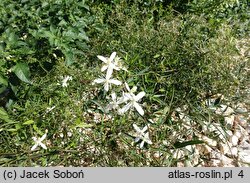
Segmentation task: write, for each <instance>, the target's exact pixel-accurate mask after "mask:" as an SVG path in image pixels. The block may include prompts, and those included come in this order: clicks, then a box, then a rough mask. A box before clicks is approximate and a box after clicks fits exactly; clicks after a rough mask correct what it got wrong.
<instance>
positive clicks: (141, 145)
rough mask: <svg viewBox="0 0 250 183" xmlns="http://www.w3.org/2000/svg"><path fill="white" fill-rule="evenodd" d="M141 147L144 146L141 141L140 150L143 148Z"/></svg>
mask: <svg viewBox="0 0 250 183" xmlns="http://www.w3.org/2000/svg"><path fill="white" fill-rule="evenodd" d="M143 146H144V141H142V142H141V144H140V148H141V149H142V148H143Z"/></svg>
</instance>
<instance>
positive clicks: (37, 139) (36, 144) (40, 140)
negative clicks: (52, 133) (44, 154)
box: [31, 130, 48, 151]
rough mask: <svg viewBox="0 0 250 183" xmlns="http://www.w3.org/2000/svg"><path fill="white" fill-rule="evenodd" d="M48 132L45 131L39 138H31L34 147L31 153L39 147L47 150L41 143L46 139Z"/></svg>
mask: <svg viewBox="0 0 250 183" xmlns="http://www.w3.org/2000/svg"><path fill="white" fill-rule="evenodd" d="M47 133H48V130H46V131H45V134H44V135H43V136H42V137H41V138H36V137H32V139H33V140H34V141H35V145H34V146H33V147H32V148H31V151H34V150H35V149H36V148H37V146H39V145H40V146H41V147H42V148H43V149H47V147H46V145H45V144H43V143H42V141H43V140H44V139H45V138H46V136H47Z"/></svg>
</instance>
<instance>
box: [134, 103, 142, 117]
mask: <svg viewBox="0 0 250 183" xmlns="http://www.w3.org/2000/svg"><path fill="white" fill-rule="evenodd" d="M133 104H134V107H135V108H136V110H137V111H138V112H139V114H140V115H142V116H143V115H144V111H143V109H142V107H141V106H140V105H139V104H138V103H137V102H134V103H133Z"/></svg>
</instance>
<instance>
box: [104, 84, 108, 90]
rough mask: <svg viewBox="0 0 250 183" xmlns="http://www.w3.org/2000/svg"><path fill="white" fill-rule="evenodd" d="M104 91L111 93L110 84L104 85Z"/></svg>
mask: <svg viewBox="0 0 250 183" xmlns="http://www.w3.org/2000/svg"><path fill="white" fill-rule="evenodd" d="M104 90H105V91H109V83H108V82H106V83H105V84H104Z"/></svg>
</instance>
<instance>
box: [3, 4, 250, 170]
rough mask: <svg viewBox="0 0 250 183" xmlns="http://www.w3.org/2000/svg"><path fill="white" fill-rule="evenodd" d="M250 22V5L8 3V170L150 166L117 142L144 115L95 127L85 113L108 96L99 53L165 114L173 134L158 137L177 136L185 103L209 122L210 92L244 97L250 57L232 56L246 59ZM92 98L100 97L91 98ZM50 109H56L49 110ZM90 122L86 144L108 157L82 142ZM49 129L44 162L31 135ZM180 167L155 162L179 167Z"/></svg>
mask: <svg viewBox="0 0 250 183" xmlns="http://www.w3.org/2000/svg"><path fill="white" fill-rule="evenodd" d="M249 19H250V9H249V2H248V1H247V0H219V1H216V0H207V1H206V0H200V1H197V0H192V1H191V0H177V1H161V0H156V1H153V0H149V1H145V0H137V1H125V0H109V1H99V0H97V1H94V0H92V1H91V0H85V1H84V0H50V1H46V0H33V1H28V0H19V1H12V0H1V1H0V105H1V106H0V142H1V143H0V149H1V150H0V165H5V166H32V165H33V163H34V162H35V164H39V165H42V166H47V165H48V163H49V162H53V164H52V165H65V166H68V165H72V164H73V165H75V166H79V165H80V163H79V162H80V160H81V159H84V160H85V161H86V164H84V166H88V165H90V164H94V165H97V166H99V165H100V166H118V165H119V164H118V162H119V161H123V160H124V162H123V164H122V165H123V166H124V165H128V166H131V165H132V166H141V165H146V163H147V159H146V158H145V157H144V156H139V155H138V154H136V150H135V149H133V148H132V147H131V146H130V148H132V150H131V151H129V152H128V151H127V150H117V149H116V147H117V144H116V142H115V140H114V139H116V138H119V136H118V135H117V134H119V133H120V132H122V133H123V134H125V133H126V131H128V130H129V129H130V128H131V124H132V123H133V121H134V120H138V121H139V122H141V123H143V122H142V121H140V120H139V119H138V116H133V117H132V118H129V119H124V118H116V119H115V120H114V124H113V123H112V124H105V125H104V124H102V125H95V124H94V125H93V124H92V123H93V122H90V121H88V119H87V117H86V116H85V115H84V114H83V113H84V112H86V111H87V110H88V109H92V106H93V100H97V99H98V100H101V99H103V96H102V93H101V92H100V91H98V92H99V93H98V92H97V91H96V88H95V87H94V86H92V85H91V82H92V81H93V79H95V77H96V76H97V75H98V72H99V70H98V69H97V68H99V67H100V63H99V62H98V61H97V58H96V56H97V55H104V56H108V55H110V54H111V53H112V52H113V51H116V52H117V53H118V55H119V56H120V57H122V58H123V60H124V62H125V65H126V66H128V70H129V72H128V73H124V74H123V75H122V76H119V77H120V79H123V80H127V81H128V82H129V84H130V85H137V86H138V87H139V90H144V91H145V92H146V93H147V97H146V99H145V101H144V102H145V105H144V108H145V110H146V115H145V116H146V117H145V118H151V117H152V115H153V114H155V113H164V115H165V116H164V117H162V121H161V123H160V124H158V125H159V127H160V125H163V126H164V125H165V126H166V131H164V132H158V133H156V134H154V135H155V137H154V141H157V140H159V141H160V140H162V139H166V140H170V139H168V136H169V135H171V131H172V130H174V129H175V128H177V129H178V127H177V125H178V124H172V122H171V118H170V114H171V113H172V111H174V110H175V109H176V108H177V107H180V106H183V105H187V106H188V107H189V113H194V115H195V116H194V117H195V118H196V119H197V121H198V122H199V121H201V118H203V117H204V116H203V117H201V116H202V115H201V116H200V113H203V112H204V111H201V110H202V109H200V108H199V107H200V106H201V105H202V102H203V101H204V99H205V98H207V97H208V96H209V95H213V94H217V93H222V94H223V95H225V96H226V97H228V98H229V99H230V100H231V101H229V102H237V100H238V99H239V100H244V99H243V98H242V97H239V98H237V100H235V95H236V91H237V92H238V91H239V89H245V87H244V86H248V84H249V75H248V74H246V73H245V72H243V70H244V68H247V67H249V60H242V61H241V62H239V60H237V59H235V57H234V56H237V55H238V56H239V55H240V53H239V50H238V49H237V48H236V45H237V40H241V39H249V37H248V36H249V33H250V32H249V30H250V29H249ZM64 75H71V76H73V77H74V80H73V82H72V84H71V85H70V86H69V87H68V88H66V89H65V88H64V89H62V88H61V87H60V86H59V85H58V84H57V83H58V82H59V81H60V79H61V78H60V77H61V76H64ZM93 93H95V94H96V93H98V94H99V95H100V97H99V96H98V97H96V98H95V97H89V98H84V96H85V95H87V96H90V95H91V94H93ZM83 98H84V99H83ZM51 106H57V107H56V108H55V110H54V113H49V114H47V113H46V112H45V111H46V109H47V108H48V107H51ZM198 108H199V111H198V112H197V109H198ZM163 109H164V110H163ZM165 109H167V112H166V110H165ZM94 110H95V111H98V109H94ZM162 111H163V112H162ZM164 111H165V112H164ZM197 113H199V114H197ZM206 115H207V114H205V116H206ZM209 115H211V114H209ZM144 120H145V119H144ZM218 120H219V119H218ZM198 122H197V123H198ZM87 123H90V124H87ZM85 125H87V126H88V125H90V126H92V125H93V126H94V127H93V128H94V129H93V131H94V132H93V134H92V136H89V138H88V139H85V141H84V143H86V144H87V143H90V142H91V143H94V145H95V146H96V147H97V149H98V148H99V149H102V148H104V149H105V150H104V151H102V154H101V155H100V156H95V155H94V154H91V153H88V152H85V151H84V149H86V148H87V147H85V145H81V144H79V138H80V137H81V134H80V133H78V132H76V131H74V130H75V129H76V127H77V126H85ZM47 128H49V135H48V138H51V139H53V140H54V141H53V146H54V148H52V149H51V151H49V152H43V153H44V154H45V155H46V156H43V155H44V154H43V153H41V154H33V155H31V153H30V152H29V149H30V145H31V143H28V144H27V141H28V139H31V137H32V135H33V134H34V133H36V134H39V135H42V134H43V133H44V132H43V131H44V129H47ZM41 129H43V131H42V130H41ZM69 129H70V130H73V132H74V135H73V137H72V138H70V137H68V136H67V130H69ZM59 133H63V134H64V135H65V136H64V138H63V139H58V136H59ZM180 133H181V132H180ZM100 139H101V140H100ZM61 141H64V144H63V145H62V142H61ZM65 141H66V143H65ZM124 141H125V140H124ZM124 143H126V144H129V142H124ZM159 143H160V142H159ZM159 143H158V145H159ZM174 143H175V142H173V144H174ZM6 144H7V145H6ZM156 144H157V143H156ZM79 149H81V153H80V155H79ZM154 150H157V149H156V147H154V148H152V151H154ZM163 152H164V153H166V154H168V153H169V154H171V153H170V152H169V151H168V149H164V148H163ZM110 156H111V157H112V158H114V161H112V158H111V159H110ZM73 160H77V161H76V162H75V161H73ZM177 161H178V160H176V161H173V162H172V161H168V162H165V160H164V161H159V162H158V161H153V162H151V163H152V165H155V166H174V165H175V163H176V162H177Z"/></svg>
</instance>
